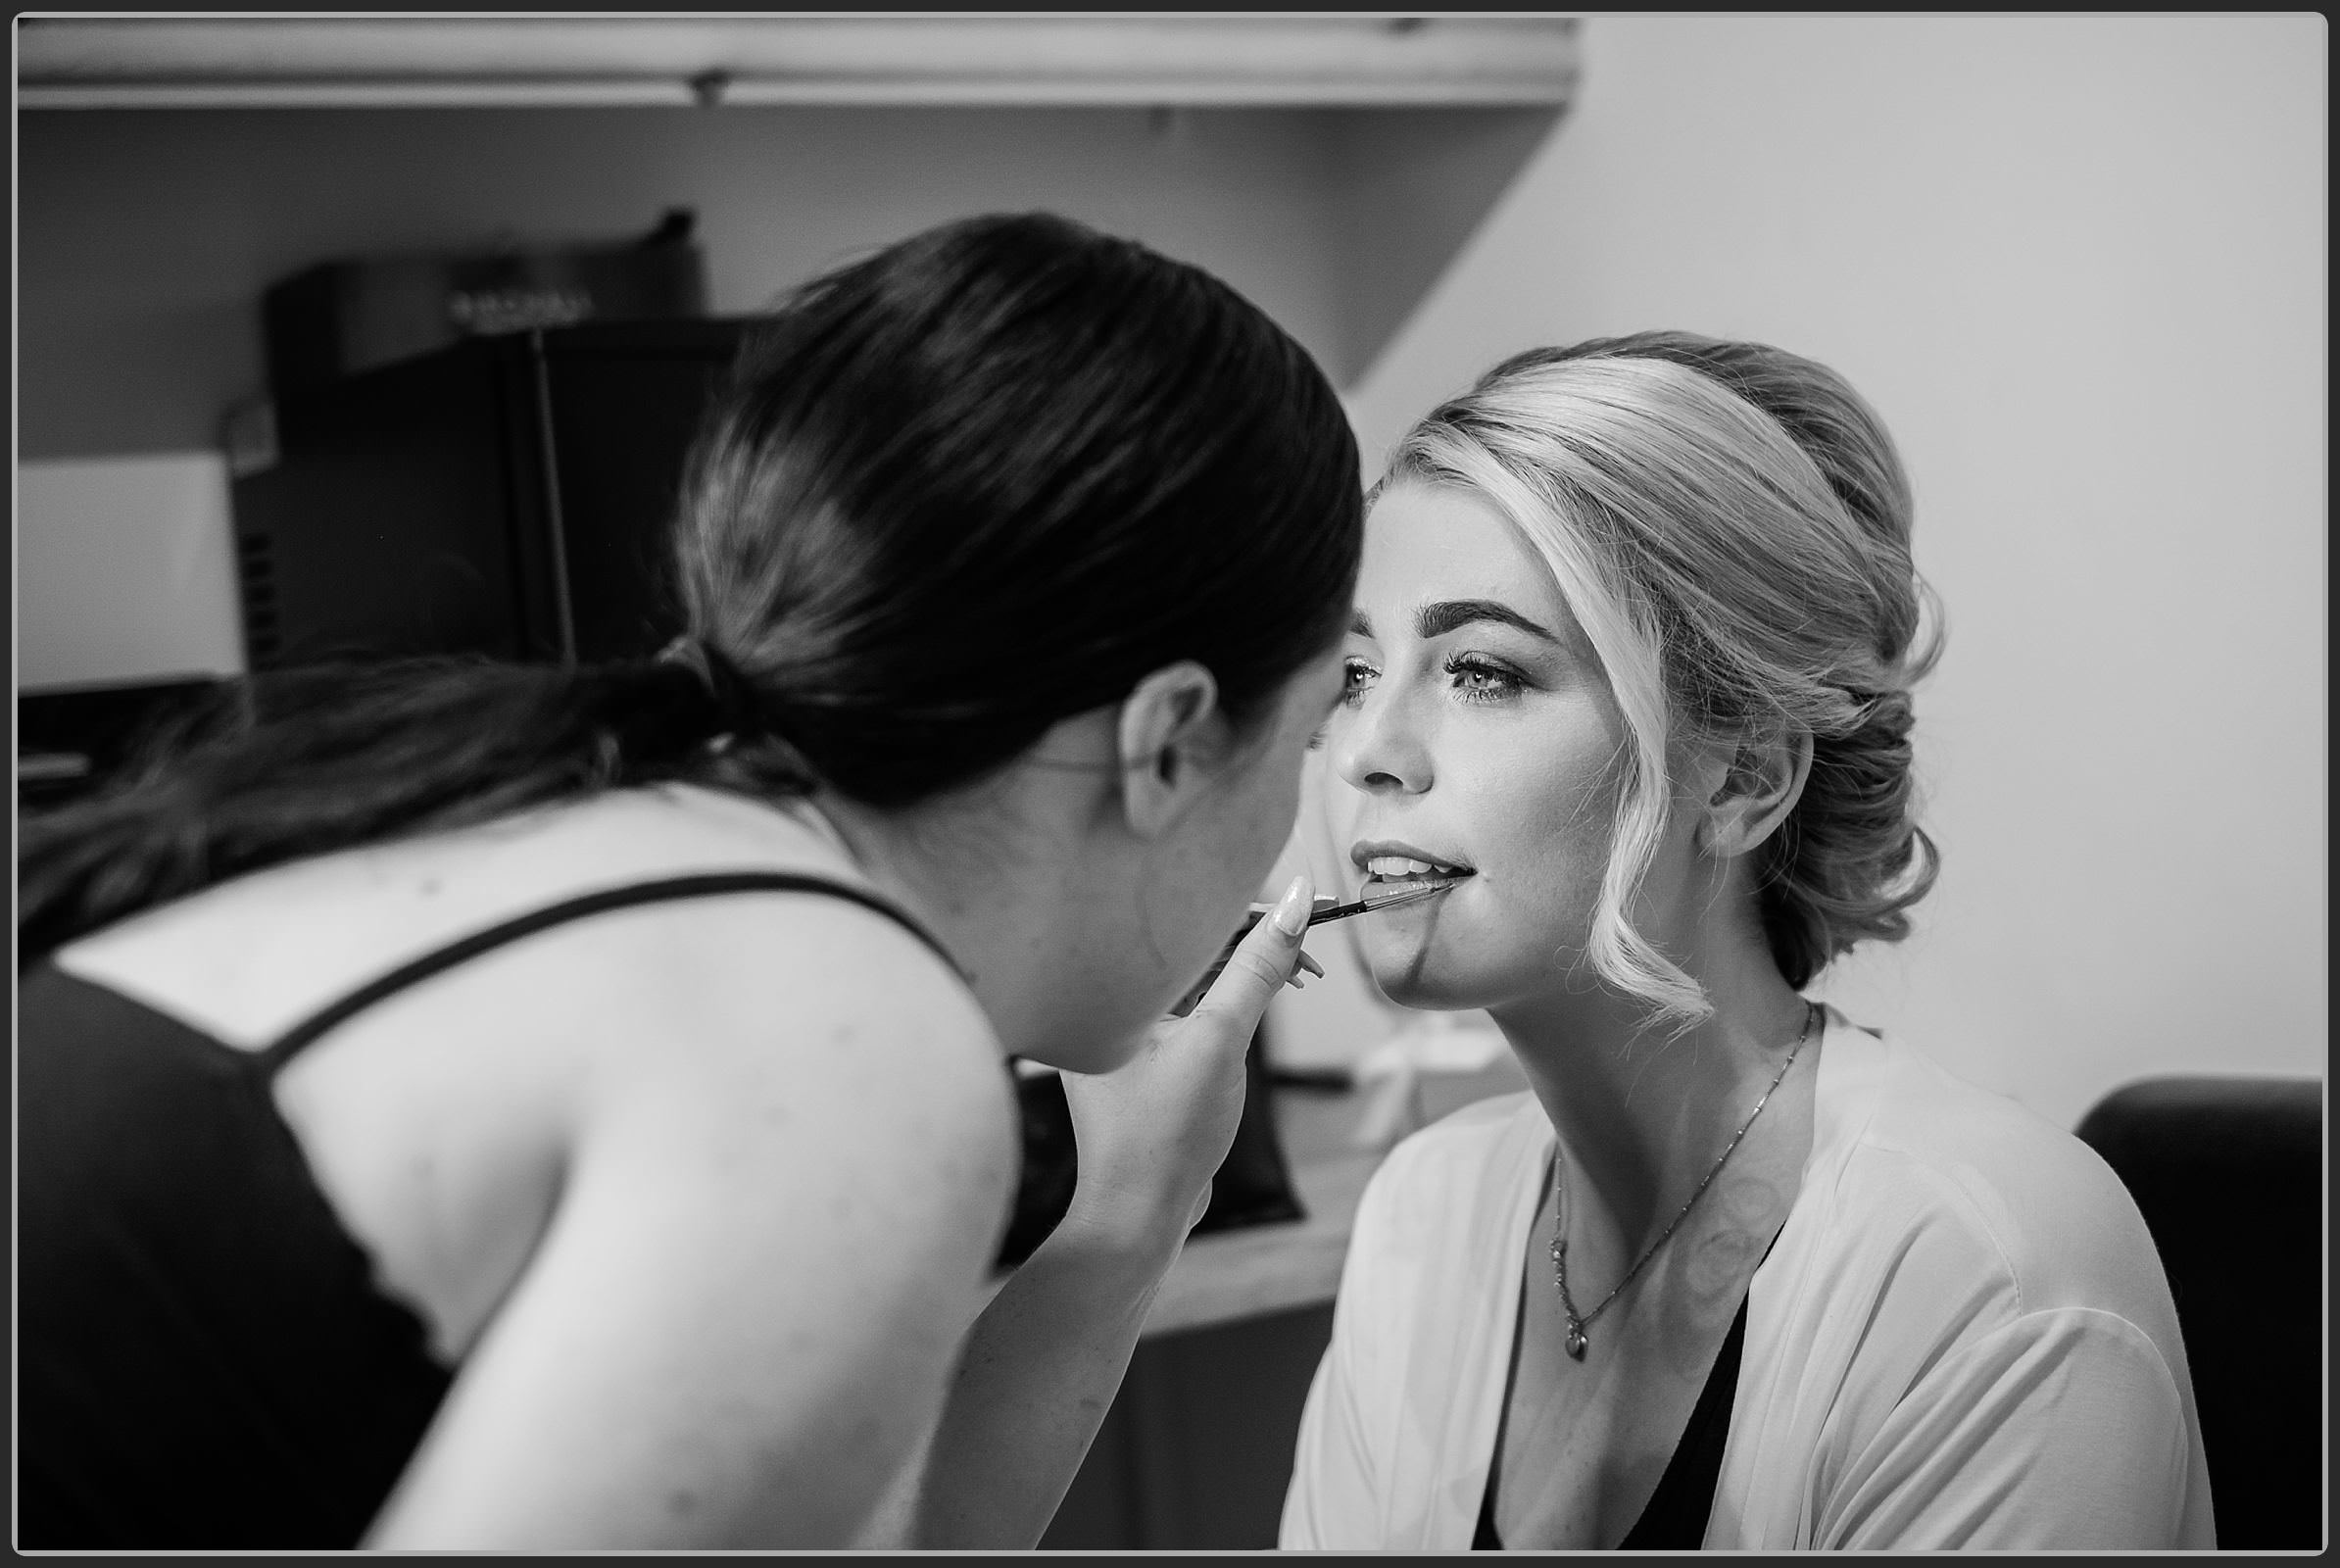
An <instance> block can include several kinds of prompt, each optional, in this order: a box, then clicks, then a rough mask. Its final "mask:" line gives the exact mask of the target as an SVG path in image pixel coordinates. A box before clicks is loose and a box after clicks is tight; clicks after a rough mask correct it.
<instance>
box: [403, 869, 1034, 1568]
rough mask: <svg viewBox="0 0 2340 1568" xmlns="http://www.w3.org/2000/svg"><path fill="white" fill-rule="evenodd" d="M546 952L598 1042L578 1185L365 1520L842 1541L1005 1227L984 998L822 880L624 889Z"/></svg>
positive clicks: (577, 1145)
mask: <svg viewBox="0 0 2340 1568" xmlns="http://www.w3.org/2000/svg"><path fill="white" fill-rule="evenodd" d="M537 961H538V962H540V963H541V964H543V965H544V968H543V970H542V971H541V980H540V986H539V989H540V990H542V991H544V992H546V993H547V995H546V997H545V1002H544V1005H545V1006H546V1007H547V1008H549V1009H551V1010H552V1012H553V1014H554V1018H553V1019H552V1021H553V1022H554V1023H555V1024H556V1025H557V1026H561V1027H566V1028H570V1029H573V1030H574V1031H575V1036H574V1039H575V1041H576V1045H577V1048H578V1049H577V1050H576V1052H575V1054H574V1055H573V1056H572V1058H571V1059H572V1060H573V1062H574V1064H575V1066H576V1068H577V1069H578V1070H577V1071H576V1073H575V1075H574V1076H573V1077H572V1079H571V1085H572V1091H573V1097H574V1099H573V1103H572V1105H571V1107H570V1109H569V1112H568V1115H569V1119H570V1123H571V1129H570V1133H569V1137H568V1147H569V1154H568V1160H567V1164H566V1168H565V1171H564V1175H563V1181H562V1187H561V1198H560V1201H559V1210H558V1212H557V1213H556V1214H555V1216H554V1218H553V1220H552V1223H551V1224H550V1225H549V1227H548V1228H547V1230H546V1233H545V1239H544V1242H543V1243H542V1245H541V1246H540V1247H539V1248H538V1250H537V1251H536V1253H535V1255H534V1256H533V1258H532V1259H531V1261H530V1263H529V1266H528V1268H527V1270H526V1272H525V1274H524V1276H523V1277H522V1278H521V1279H520V1281H519V1282H518V1283H517V1284H516V1286H515V1288H514V1289H513V1291H512V1295H511V1297H510V1298H509V1299H508V1300H507V1302H506V1303H505V1305H504V1307H503V1309H502V1310H501V1311H500V1312H499V1313H498V1316H497V1320H496V1322H495V1324H494V1326H493V1327H492V1328H491V1329H490V1330H489V1332H488V1333H487V1334H486V1335H485V1336H484V1337H483V1339H482V1341H481V1345H480V1348H479V1350H478V1351H477V1352H476V1353H475V1354H474V1355H473V1356H472V1358H471V1359H470V1360H469V1361H468V1362H467V1363H466V1365H465V1368H464V1372H463V1390H462V1391H460V1392H461V1394H462V1396H463V1397H459V1398H458V1399H457V1400H455V1401H454V1402H453V1403H451V1405H450V1411H449V1414H448V1415H447V1416H446V1417H444V1418H443V1419H442V1422H441V1429H440V1430H435V1431H434V1434H433V1437H432V1439H431V1441H430V1443H429V1444H428V1445H427V1446H426V1448H425V1450H424V1453H423V1455H422V1456H421V1457H420V1459H419V1460H418V1462H417V1464H416V1466H415V1468H414V1471H413V1472H412V1473H411V1474H410V1476H409V1478H408V1481H407V1482H406V1483H405V1485H404V1486H403V1487H402V1492H401V1495H400V1496H399V1498H398V1499H396V1502H395V1504H394V1506H393V1507H392V1508H391V1509H390V1510H389V1511H388V1512H387V1513H386V1515H385V1518H384V1521H383V1523H382V1524H381V1525H380V1527H379V1528H378V1529H377V1532H376V1539H375V1542H374V1544H386V1545H397V1546H415V1545H434V1544H447V1543H449V1542H452V1541H465V1542H470V1543H475V1544H476V1543H520V1542H536V1543H544V1542H568V1541H599V1542H605V1543H611V1542H624V1543H630V1544H644V1545H658V1546H671V1545H688V1546H737V1545H756V1546H792V1545H817V1544H823V1543H833V1542H834V1541H837V1540H841V1539H846V1538H848V1537H850V1536H851V1535H852V1534H853V1532H854V1530H856V1529H857V1528H858V1527H859V1525H860V1523H861V1521H862V1519H863V1518H864V1517H865V1515H866V1511H867V1509H868V1508H869V1507H871V1506H872V1505H873V1502H874V1498H875V1496H876V1495H877V1493H878V1491H879V1489H880V1488H881V1487H882V1486H883V1484H884V1482H885V1480H886V1479H887V1478H888V1477H890V1476H891V1475H893V1474H894V1473H896V1471H897V1470H898V1468H899V1467H900V1465H901V1464H902V1462H903V1461H904V1456H905V1455H906V1454H907V1453H908V1452H909V1451H910V1449H911V1447H912V1446H913V1445H914V1443H915V1442H916V1440H917V1437H918V1434H919V1433H920V1432H921V1431H922V1430H924V1427H925V1425H926V1424H927V1423H928V1422H930V1421H931V1420H932V1418H933V1414H934V1412H935V1411H936V1410H937V1409H938V1408H939V1407H940V1401H941V1399H942V1397H943V1394H944V1390H945V1388H946V1387H947V1384H948V1378H949V1373H950V1368H951V1364H952V1358H953V1356H954V1355H955V1354H956V1350H957V1347H958V1345H959V1344H960V1342H961V1340H962V1338H963V1336H964V1334H965V1331H966V1328H967V1326H968V1325H969V1324H970V1323H971V1322H972V1321H973V1319H974V1317H975V1316H976V1315H977V1313H979V1312H980V1310H981V1307H982V1303H983V1299H984V1287H985V1284H986V1276H987V1274H988V1270H989V1264H990V1262H991V1259H992V1256H993V1254H994V1252H995V1251H996V1248H997V1245H998V1240H999V1231H1000V1229H1001V1228H1002V1227H1003V1225H1004V1223H1005V1214H1006V1205H1007V1201H1008V1198H1009V1196H1010V1193H1011V1191H1012V1182H1013V1178H1014V1153H1015V1147H1014V1137H1013V1132H1014V1122H1013V1119H1012V1118H1013V1096H1012V1090H1011V1086H1010V1083H1009V1079H1008V1074H1007V1073H1006V1071H1005V1069H1004V1067H1003V1066H1002V1064H1001V1061H1000V1057H999V1048H998V1045H997V1042H996V1041H995V1040H994V1038H993V1036H992V1034H991V1031H990V1029H989V1027H988V1025H987V1024H986V1022H985V1020H984V1019H983V1016H982V1014H981V1013H980V1011H979V1010H978V1009H977V1008H976V1006H975V1004H974V1002H973V999H972V998H971V997H970V996H969V995H968V994H967V993H966V991H965V990H964V988H963V987H962V986H961V985H960V984H959V983H958V981H957V979H956V977H955V976H954V975H952V974H951V971H950V970H949V969H948V968H947V967H946V966H945V965H944V964H943V962H942V961H941V960H940V959H939V958H938V957H936V956H935V955H933V954H932V953H931V952H930V951H929V950H927V949H926V948H925V947H924V946H923V945H922V944H920V943H919V942H918V941H917V940H916V939H914V938H912V937H911V936H909V935H908V934H907V933H906V932H905V931H903V930H902V928H901V927H900V926H899V925H897V924H896V923H895V922H893V921H892V920H889V919H887V918H886V917H884V916H883V915H880V914H877V913H875V912H873V911H871V910H869V909H866V908H864V907H861V906H859V905H857V904H853V903H851V902H849V901H846V900H842V899H837V898H831V897H822V896H818V895H810V894H762V893H757V894H750V895H744V896H739V897H725V898H720V899H707V900H699V901H693V902H692V903H690V904H688V905H676V906H665V907H655V908H648V909H642V910H633V911H626V912H622V913H617V914H612V915H609V916H607V917H603V918H597V919H596V920H594V921H592V922H590V923H589V924H585V925H579V926H577V927H574V928H570V929H567V930H564V932H563V933H562V935H561V940H560V941H559V942H558V943H556V944H549V945H548V946H547V947H546V948H545V949H544V950H542V952H541V953H540V954H539V955H538V956H537ZM528 982H529V976H528V975H527V973H526V971H525V966H524V965H523V964H521V963H520V962H519V961H518V956H517V955H515V956H514V963H513V965H512V968H511V969H509V970H508V971H507V973H506V975H505V977H504V981H503V983H504V984H505V985H507V986H522V985H526V984H527V983H528ZM555 993H557V994H555ZM547 1346H557V1347H560V1348H561V1353H560V1354H559V1355H557V1356H548V1355H547V1354H546V1353H545V1352H544V1350H543V1348H544V1347H547ZM617 1430H623V1431H624V1433H625V1434H626V1437H625V1441H624V1442H622V1443H611V1442H609V1441H608V1438H607V1434H609V1433H610V1432H612V1431H617Z"/></svg>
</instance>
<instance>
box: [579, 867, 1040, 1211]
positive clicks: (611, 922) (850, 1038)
mask: <svg viewBox="0 0 2340 1568" xmlns="http://www.w3.org/2000/svg"><path fill="white" fill-rule="evenodd" d="M578 938H579V940H578V941H577V942H576V944H575V946H574V949H573V951H571V952H570V953H568V954H566V955H564V961H563V963H562V965H561V967H563V968H564V969H565V970H567V971H568V972H569V973H570V974H572V975H574V976H576V977H578V978H579V980H580V981H581V982H582V983H583V985H584V987H585V990H586V994H587V996H588V997H590V998H591V1001H590V1003H589V1004H588V1005H587V1009H586V1015H585V1016H584V1017H581V1018H580V1019H579V1021H580V1023H589V1024H590V1027H591V1030H592V1033H593V1035H594V1037H595V1039H596V1041H597V1042H598V1046H597V1055H598V1057H599V1060H598V1061H597V1064H596V1067H595V1069H594V1082H595V1086H596V1102H597V1110H598V1112H599V1113H602V1114H610V1115H616V1116H619V1117H623V1118H627V1119H631V1118H632V1117H634V1116H636V1115H638V1114H639V1113H640V1109H641V1103H642V1097H644V1096H650V1097H652V1098H653V1099H657V1098H658V1097H661V1096H672V1097H673V1098H674V1099H675V1100H676V1102H677V1103H678V1108H679V1106H680V1105H681V1104H690V1105H692V1106H693V1109H694V1113H695V1114H698V1115H705V1116H709V1117H713V1118H716V1119H718V1120H720V1121H722V1122H724V1123H727V1124H734V1125H736V1126H737V1127H739V1128H740V1129H741V1130H742V1131H743V1132H745V1131H754V1132H755V1133H756V1135H757V1136H761V1135H762V1134H763V1133H766V1132H770V1131H777V1130H780V1129H786V1131H787V1133H788V1138H787V1140H786V1142H787V1143H788V1144H790V1145H791V1146H794V1147H796V1148H799V1149H802V1148H811V1149H816V1150H819V1151H821V1157H822V1158H823V1160H824V1161H827V1162H831V1163H832V1164H833V1165H834V1166H835V1168H840V1169H842V1168H845V1167H847V1166H852V1167H854V1168H856V1169H858V1168H859V1167H862V1166H871V1167H873V1168H870V1169H866V1170H862V1171H861V1179H863V1180H869V1181H888V1180H892V1179H901V1180H902V1181H904V1182H906V1183H907V1184H908V1185H909V1186H910V1187H911V1188H912V1189H917V1188H920V1187H926V1188H927V1189H928V1190H929V1191H939V1192H945V1193H949V1194H951V1195H952V1196H953V1197H956V1198H960V1199H965V1198H975V1197H981V1196H985V1195H988V1194H990V1193H992V1192H993V1191H995V1190H997V1189H999V1188H1000V1187H1001V1186H1002V1184H1003V1183H1004V1181H1005V1180H1006V1179H1007V1178H1008V1176H1009V1175H1011V1174H1012V1170H1011V1167H1012V1159H1013V1153H1014V1149H1013V1137H1012V1135H1013V1131H1014V1098H1013V1091H1012V1083H1011V1081H1010V1078H1009V1075H1008V1073H1007V1071H1006V1068H1005V1065H1004V1059H1003V1055H1002V1052H1001V1048H1000V1046H999V1042H998V1040H997V1038H996V1037H995V1035H994V1034H993V1032H992V1029H991V1026H990V1023H989V1020H988V1019H987V1018H986V1017H985V1016H984V1014H983V1011H982V1009H981V1008H980V1007H979V1006H978V1005H977V1004H976V1002H975V999H974V997H973V996H972V995H971V994H970V993H969V992H968V991H967V989H966V987H965V985H964V984H963V983H962V982H961V980H960V979H959V978H958V976H957V975H956V974H954V973H953V972H952V971H951V969H950V968H949V967H948V966H947V965H946V964H945V962H944V960H943V959H942V958H941V956H938V955H937V954H936V953H934V952H933V951H932V950H931V949H929V948H928V947H926V946H925V945H924V944H923V943H922V942H920V941H919V940H917V939H916V938H915V937H913V936H911V935H910V934H909V933H908V932H907V931H905V930H904V929H903V928H902V926H901V925H900V924H898V923H897V922H896V921H894V920H892V919H890V918H888V917H887V916H885V915H883V914H880V913H878V912H877V911H875V910H873V909H870V908H867V907H863V906H861V905H859V904H857V903H854V902H852V901H850V900H847V899H843V898H838V897H835V896H833V895H828V894H822V893H815V892H804V893H755V894H747V895H736V896H730V897H725V898H720V899H707V900H698V901H693V902H691V903H689V904H686V905H677V906H673V907H668V908H665V909H662V910H657V911H652V912H650V913H649V914H648V917H647V918H644V919H642V920H640V921H629V920H626V919H623V918H622V917H621V918H617V919H606V920H603V921H600V922H596V929H595V930H593V931H592V932H590V933H586V932H583V931H580V932H579V933H578ZM881 1152H890V1157H886V1156H882V1155H881ZM920 1167H933V1168H932V1169H928V1170H926V1171H925V1172H924V1173H923V1177H922V1176H921V1174H920ZM938 1177H941V1178H948V1179H947V1180H944V1181H943V1182H942V1183H941V1185H940V1186H939V1187H934V1186H930V1185H929V1184H930V1183H932V1182H933V1181H934V1179H935V1178H938Z"/></svg>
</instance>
